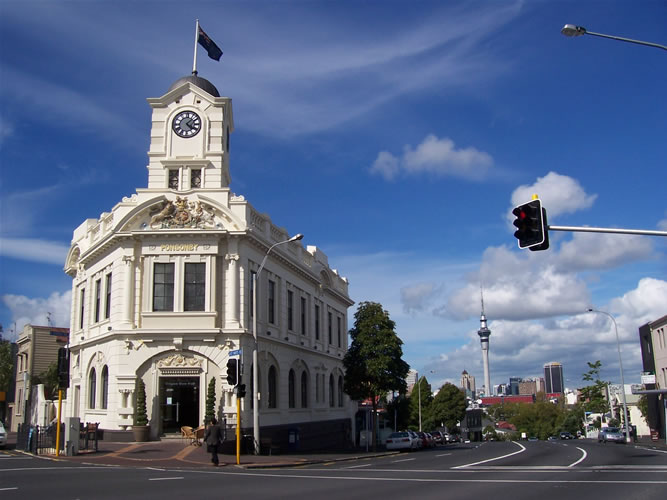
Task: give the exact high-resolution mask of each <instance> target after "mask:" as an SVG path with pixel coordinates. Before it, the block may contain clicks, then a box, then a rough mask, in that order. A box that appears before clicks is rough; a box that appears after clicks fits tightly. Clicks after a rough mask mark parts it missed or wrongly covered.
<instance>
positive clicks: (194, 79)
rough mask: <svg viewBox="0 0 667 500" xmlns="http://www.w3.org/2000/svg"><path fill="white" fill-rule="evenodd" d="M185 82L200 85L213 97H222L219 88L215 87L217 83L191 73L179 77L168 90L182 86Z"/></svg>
mask: <svg viewBox="0 0 667 500" xmlns="http://www.w3.org/2000/svg"><path fill="white" fill-rule="evenodd" d="M184 83H191V84H193V85H195V86H197V87H199V88H200V89H202V90H205V91H206V92H208V93H209V94H211V95H212V96H213V97H220V93H219V92H218V89H216V88H215V85H213V84H212V83H211V82H209V81H208V80H207V79H206V78H201V77H199V76H197V75H189V76H184V77H183V78H179V79H178V80H176V81H175V82H174V83H172V84H171V87H169V90H167V92H171V91H172V90H174V89H175V88H178V87H180V86H181V85H183V84H184Z"/></svg>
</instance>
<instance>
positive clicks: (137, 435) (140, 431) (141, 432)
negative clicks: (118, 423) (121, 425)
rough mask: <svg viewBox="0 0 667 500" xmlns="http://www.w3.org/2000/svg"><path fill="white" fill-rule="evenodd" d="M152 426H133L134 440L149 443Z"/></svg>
mask: <svg viewBox="0 0 667 500" xmlns="http://www.w3.org/2000/svg"><path fill="white" fill-rule="evenodd" d="M149 431H150V426H148V425H133V426H132V434H134V440H135V441H136V442H138V443H144V442H146V441H148V436H149Z"/></svg>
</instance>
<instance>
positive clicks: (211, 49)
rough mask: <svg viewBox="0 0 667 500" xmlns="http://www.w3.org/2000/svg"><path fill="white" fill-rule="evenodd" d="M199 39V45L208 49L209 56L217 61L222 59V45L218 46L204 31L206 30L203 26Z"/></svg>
mask: <svg viewBox="0 0 667 500" xmlns="http://www.w3.org/2000/svg"><path fill="white" fill-rule="evenodd" d="M197 41H198V42H199V45H201V46H202V47H204V48H205V49H206V52H208V57H210V58H211V59H215V60H216V61H219V60H220V57H222V50H220V47H218V46H217V45H216V44H215V42H214V41H213V40H211V39H210V38H209V36H208V35H207V34H206V33H205V32H204V30H203V29H201V26H200V27H199V34H198V35H197Z"/></svg>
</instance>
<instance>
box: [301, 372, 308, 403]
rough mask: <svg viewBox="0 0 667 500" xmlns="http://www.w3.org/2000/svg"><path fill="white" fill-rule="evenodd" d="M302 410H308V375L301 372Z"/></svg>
mask: <svg viewBox="0 0 667 500" xmlns="http://www.w3.org/2000/svg"><path fill="white" fill-rule="evenodd" d="M301 408H308V375H306V372H305V371H304V372H301Z"/></svg>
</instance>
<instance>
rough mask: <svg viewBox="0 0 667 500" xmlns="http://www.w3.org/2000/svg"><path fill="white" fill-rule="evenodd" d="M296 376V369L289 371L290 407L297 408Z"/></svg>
mask: <svg viewBox="0 0 667 500" xmlns="http://www.w3.org/2000/svg"><path fill="white" fill-rule="evenodd" d="M295 379H296V376H295V375H294V370H290V371H289V376H288V385H289V407H290V408H296V394H295V391H296V387H295V386H296V380H295Z"/></svg>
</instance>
